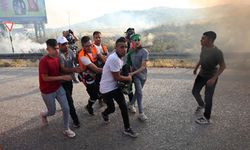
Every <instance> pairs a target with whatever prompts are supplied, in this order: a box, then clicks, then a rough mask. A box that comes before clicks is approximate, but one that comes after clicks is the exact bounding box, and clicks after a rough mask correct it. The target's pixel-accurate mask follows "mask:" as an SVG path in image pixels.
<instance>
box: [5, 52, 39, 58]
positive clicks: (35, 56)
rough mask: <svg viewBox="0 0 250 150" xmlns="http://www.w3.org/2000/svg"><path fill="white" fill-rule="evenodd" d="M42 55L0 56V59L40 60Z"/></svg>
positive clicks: (17, 54)
mask: <svg viewBox="0 0 250 150" xmlns="http://www.w3.org/2000/svg"><path fill="white" fill-rule="evenodd" d="M42 56H43V54H42V53H16V54H0V59H40V58H41V57H42Z"/></svg>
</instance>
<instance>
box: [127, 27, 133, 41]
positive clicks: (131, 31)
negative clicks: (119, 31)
mask: <svg viewBox="0 0 250 150" xmlns="http://www.w3.org/2000/svg"><path fill="white" fill-rule="evenodd" d="M125 34H126V39H128V40H130V38H131V36H132V35H134V34H135V29H134V28H128V29H127V31H126V32H125Z"/></svg>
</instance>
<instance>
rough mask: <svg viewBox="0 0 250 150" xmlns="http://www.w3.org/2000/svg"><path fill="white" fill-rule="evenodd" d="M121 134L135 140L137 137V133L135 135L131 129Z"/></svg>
mask: <svg viewBox="0 0 250 150" xmlns="http://www.w3.org/2000/svg"><path fill="white" fill-rule="evenodd" d="M123 134H125V135H128V136H130V137H133V138H136V137H137V136H138V134H137V133H135V132H134V131H133V130H132V129H131V128H128V129H125V130H124V131H123Z"/></svg>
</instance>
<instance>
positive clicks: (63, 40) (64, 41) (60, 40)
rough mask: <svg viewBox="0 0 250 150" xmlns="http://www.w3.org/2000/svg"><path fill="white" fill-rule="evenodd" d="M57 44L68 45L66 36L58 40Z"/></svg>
mask: <svg viewBox="0 0 250 150" xmlns="http://www.w3.org/2000/svg"><path fill="white" fill-rule="evenodd" d="M57 43H58V44H64V43H68V40H67V39H66V38H65V37H64V36H62V37H59V38H58V39H57Z"/></svg>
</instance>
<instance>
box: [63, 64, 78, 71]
mask: <svg viewBox="0 0 250 150" xmlns="http://www.w3.org/2000/svg"><path fill="white" fill-rule="evenodd" d="M60 67H61V68H60V69H61V70H62V72H64V73H80V72H82V69H81V68H80V67H74V68H66V67H65V66H64V64H61V65H60Z"/></svg>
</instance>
